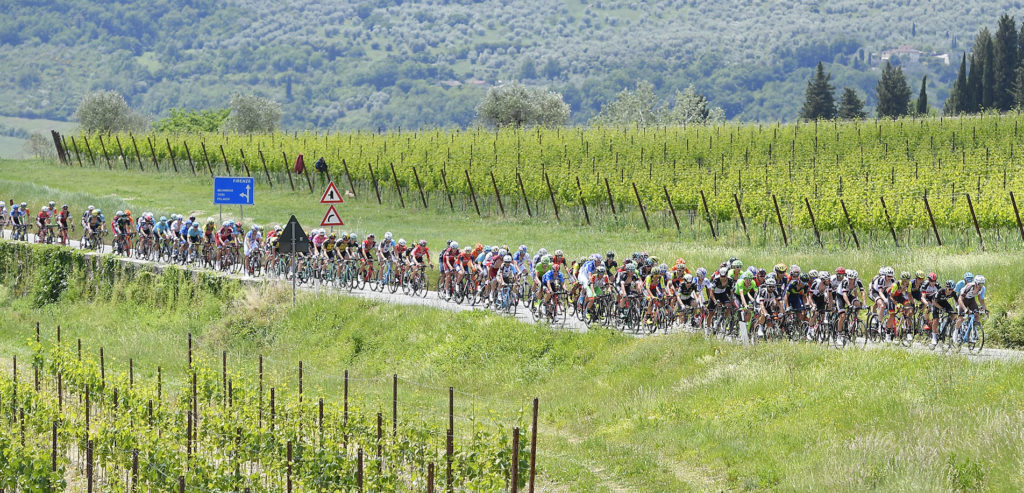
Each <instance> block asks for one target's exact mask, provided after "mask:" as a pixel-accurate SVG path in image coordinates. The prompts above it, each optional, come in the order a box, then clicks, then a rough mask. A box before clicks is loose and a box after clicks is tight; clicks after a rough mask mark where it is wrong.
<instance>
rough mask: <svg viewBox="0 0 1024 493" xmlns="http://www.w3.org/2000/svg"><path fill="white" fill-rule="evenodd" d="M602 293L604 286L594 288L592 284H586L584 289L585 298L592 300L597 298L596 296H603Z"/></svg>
mask: <svg viewBox="0 0 1024 493" xmlns="http://www.w3.org/2000/svg"><path fill="white" fill-rule="evenodd" d="M604 291H605V289H604V286H594V285H593V284H587V287H586V292H587V298H594V297H597V296H603V295H604Z"/></svg>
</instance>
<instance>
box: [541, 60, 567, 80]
mask: <svg viewBox="0 0 1024 493" xmlns="http://www.w3.org/2000/svg"><path fill="white" fill-rule="evenodd" d="M543 71H544V77H547V78H548V79H557V78H559V77H561V76H562V64H561V62H559V61H558V59H557V58H553V57H552V58H548V61H546V62H544V69H543Z"/></svg>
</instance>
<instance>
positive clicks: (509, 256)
mask: <svg viewBox="0 0 1024 493" xmlns="http://www.w3.org/2000/svg"><path fill="white" fill-rule="evenodd" d="M501 260H502V261H504V262H511V261H512V256H511V255H505V256H504V257H501Z"/></svg>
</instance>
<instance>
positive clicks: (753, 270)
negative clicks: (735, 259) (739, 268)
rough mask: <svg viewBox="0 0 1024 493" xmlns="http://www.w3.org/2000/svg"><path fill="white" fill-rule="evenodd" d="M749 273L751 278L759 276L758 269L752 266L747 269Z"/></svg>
mask: <svg viewBox="0 0 1024 493" xmlns="http://www.w3.org/2000/svg"><path fill="white" fill-rule="evenodd" d="M747 272H749V273H750V276H751V277H753V276H756V275H757V267H754V266H753V265H751V266H750V267H747Z"/></svg>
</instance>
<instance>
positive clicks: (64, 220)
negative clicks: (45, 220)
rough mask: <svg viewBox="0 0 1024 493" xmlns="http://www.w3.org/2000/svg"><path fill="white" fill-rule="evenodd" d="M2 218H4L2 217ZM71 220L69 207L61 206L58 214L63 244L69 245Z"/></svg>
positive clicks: (58, 227)
mask: <svg viewBox="0 0 1024 493" xmlns="http://www.w3.org/2000/svg"><path fill="white" fill-rule="evenodd" d="M0 217H2V216H0ZM70 218H71V211H69V210H68V205H67V204H64V205H62V206H61V208H60V211H59V212H57V229H59V230H60V241H61V243H63V244H65V245H67V244H68V228H69V226H70V224H69V223H68V220H69V219H70Z"/></svg>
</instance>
